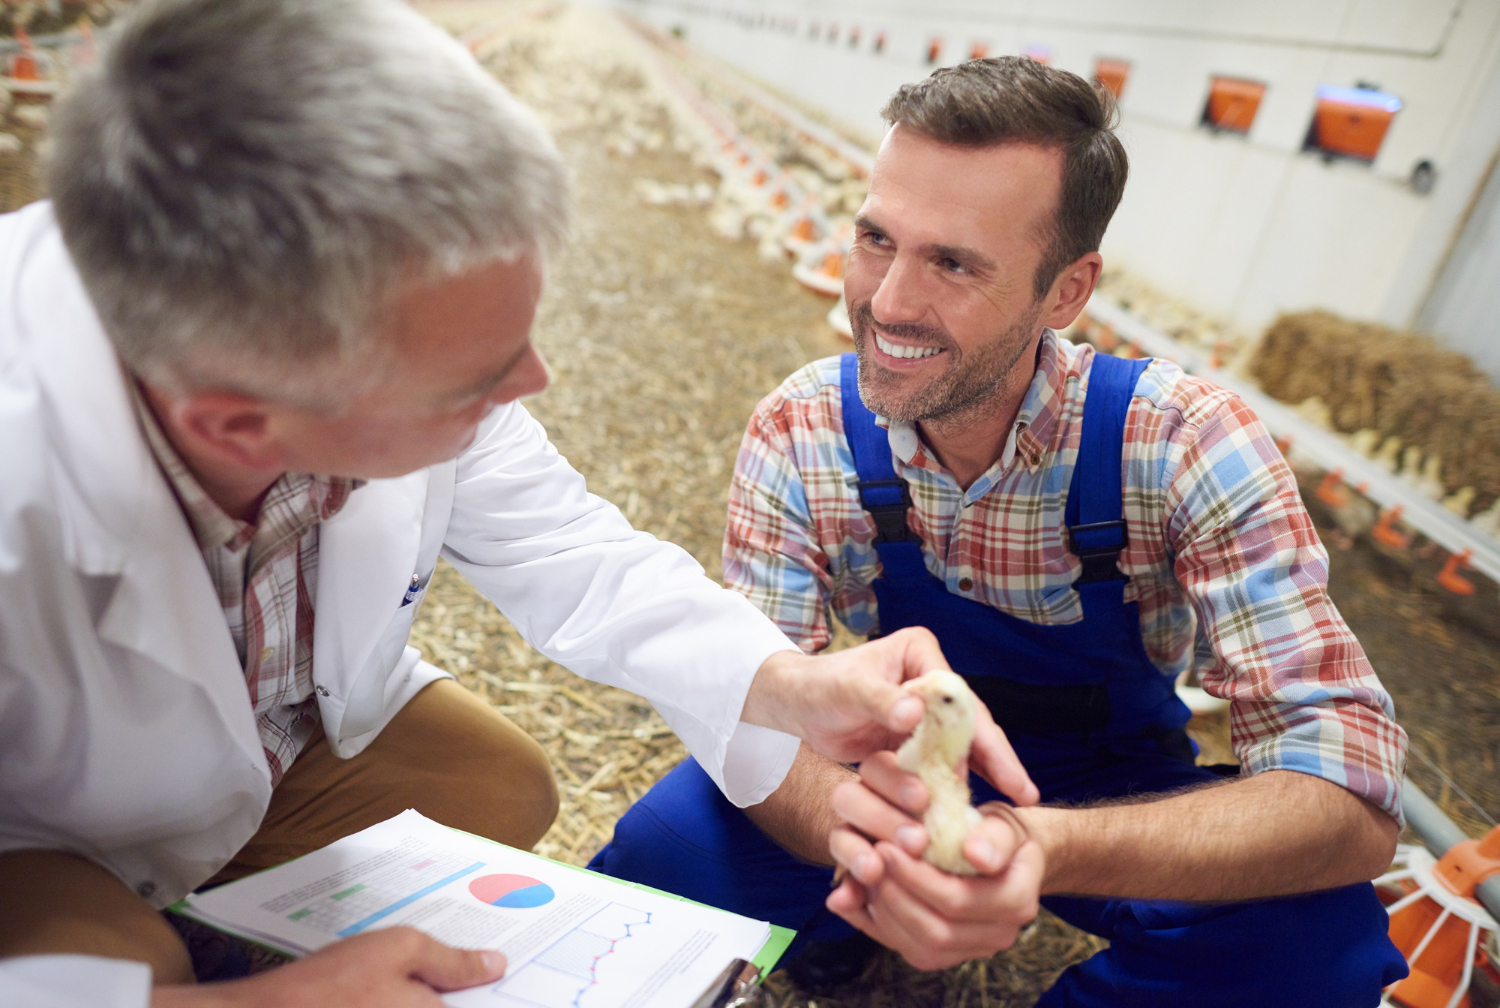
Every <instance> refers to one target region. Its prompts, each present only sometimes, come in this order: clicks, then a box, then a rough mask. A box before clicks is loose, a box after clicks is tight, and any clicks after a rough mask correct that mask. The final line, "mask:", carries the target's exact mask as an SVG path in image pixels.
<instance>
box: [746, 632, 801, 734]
mask: <svg viewBox="0 0 1500 1008" xmlns="http://www.w3.org/2000/svg"><path fill="white" fill-rule="evenodd" d="M808 660H809V659H808V657H807V655H805V654H803V653H802V652H801V651H796V650H791V649H788V650H785V651H776V652H773V653H772V654H770V655H769V656H767V657H766V660H765V661H763V662H761V663H760V668H758V669H756V670H755V678H754V679H752V680H751V681H750V689H749V691H748V692H746V694H745V706H744V707H743V708H742V709H741V711H740V720H741V721H744V722H746V723H748V724H753V725H760V726H761V727H762V728H774V729H776V730H777V731H782V732H786V733H787V734H788V735H796V736H798V737H801V736H802V734H803V732H802V730H801V729H802V724H801V722H800V720H799V719H798V718H797V717H796V716H795V714H796V712H797V711H798V710H799V709H800V708H799V707H798V706H797V704H796V703H795V702H794V697H795V696H796V693H797V690H798V687H799V685H800V681H801V677H800V676H798V675H796V669H797V667H798V666H799V665H801V664H802V663H804V662H806V661H808Z"/></svg>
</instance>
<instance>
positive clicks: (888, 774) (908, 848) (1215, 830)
mask: <svg viewBox="0 0 1500 1008" xmlns="http://www.w3.org/2000/svg"><path fill="white" fill-rule="evenodd" d="M913 786H918V787H919V786H920V782H918V781H917V779H916V778H915V777H914V776H912V775H909V774H906V773H905V772H903V771H901V770H900V769H899V768H898V767H897V766H896V764H895V760H894V757H892V756H891V754H889V753H880V754H878V755H877V756H876V757H874V758H873V759H871V760H869V761H867V762H866V763H865V765H864V766H863V767H861V780H860V781H859V782H849V783H845V784H841V785H840V786H839V789H838V791H837V793H836V795H835V797H834V801H835V805H836V807H837V808H838V809H839V812H840V813H841V814H842V816H843V818H844V819H845V821H846V822H845V825H842V826H840V827H839V828H837V829H836V830H835V831H834V833H833V836H832V837H831V840H830V845H831V847H832V850H833V853H834V857H835V858H836V860H837V861H838V863H839V864H841V865H844V866H846V867H847V868H849V870H850V877H849V878H848V879H846V880H845V881H844V883H843V884H842V885H841V886H840V887H839V888H838V889H837V890H836V891H835V892H834V893H833V894H831V895H830V896H829V900H828V906H829V908H830V909H831V910H833V911H834V912H836V913H838V914H839V915H840V916H842V917H844V918H845V919H846V920H848V921H850V922H851V923H853V924H855V925H856V926H857V927H859V928H861V929H862V930H864V931H866V932H867V933H868V934H870V935H871V936H872V937H874V938H876V939H877V940H879V941H881V942H882V943H884V944H886V945H888V946H890V947H892V948H894V949H896V950H897V951H899V952H901V953H902V955H904V956H905V957H906V958H907V959H908V960H909V961H910V962H912V963H913V964H914V965H917V966H919V967H920V968H923V969H941V968H943V967H946V966H951V965H953V964H955V963H959V962H963V961H964V960H966V959H970V958H974V957H976V956H980V955H989V954H991V953H993V952H995V951H998V950H1000V949H1004V948H1007V947H1009V945H1010V944H1011V943H1012V942H1014V941H1015V937H1016V934H1017V932H1018V930H1019V928H1020V927H1021V926H1022V925H1023V924H1025V923H1026V921H1028V920H1030V919H1031V918H1032V917H1033V916H1035V914H1036V903H1037V900H1038V898H1039V897H1040V896H1042V895H1046V894H1059V893H1072V894H1079V895H1089V896H1104V897H1125V898H1139V899H1173V900H1201V901H1205V902H1220V901H1239V900H1247V899H1258V898H1265V897H1270V896H1281V895H1287V894H1291V893H1298V892H1310V891H1314V890H1318V889H1330V888H1334V887H1336V886H1342V885H1349V884H1352V883H1355V882H1362V881H1365V880H1368V879H1371V878H1373V877H1375V876H1376V875H1378V874H1379V873H1380V872H1381V871H1383V870H1385V868H1386V867H1387V866H1388V865H1389V864H1390V859H1391V855H1392V853H1393V852H1394V850H1395V844H1396V833H1397V826H1396V822H1395V820H1394V819H1392V818H1391V817H1390V816H1388V815H1387V814H1386V813H1384V812H1383V811H1381V810H1380V809H1378V808H1376V807H1375V806H1374V805H1372V804H1370V803H1369V802H1367V801H1365V800H1364V799H1362V798H1358V797H1356V796H1355V795H1353V794H1351V793H1349V792H1348V791H1345V790H1344V789H1343V788H1340V787H1338V786H1337V785H1334V784H1330V783H1328V782H1327V781H1324V780H1321V779H1319V778H1317V777H1311V776H1308V775H1306V774H1300V773H1295V772H1291V771H1269V772H1267V773H1264V774H1261V775H1259V776H1257V777H1254V778H1251V779H1248V780H1240V781H1235V782H1232V783H1225V784H1222V785H1211V786H1208V787H1204V788H1199V789H1197V790H1193V791H1187V792H1182V793H1179V794H1176V795H1170V796H1166V797H1158V798H1156V799H1154V800H1149V801H1142V802H1138V803H1134V804H1129V803H1123V804H1113V805H1110V804H1106V805H1099V806H1095V807H1091V808H1055V807H1036V808H1021V809H1017V810H1015V811H1014V812H1012V813H1010V814H1007V815H986V817H985V819H984V821H983V823H982V824H981V825H980V826H979V827H978V828H977V829H976V830H975V831H974V833H973V834H971V836H970V838H969V842H968V845H967V847H966V852H967V853H968V854H969V860H970V861H971V862H972V863H973V864H974V865H975V867H976V868H978V869H980V870H981V872H984V874H980V875H978V876H970V877H962V878H961V877H958V876H954V875H948V874H945V873H943V872H939V871H937V870H936V869H933V868H932V866H931V865H928V864H926V863H924V862H922V861H920V860H918V857H919V856H920V854H921V851H922V849H923V848H924V847H925V846H926V836H925V833H924V832H923V831H922V827H921V823H920V821H919V819H918V816H919V815H920V812H921V809H922V808H924V807H925V804H926V802H925V795H924V796H923V800H922V801H921V802H919V803H917V804H915V805H905V806H903V804H901V803H900V802H898V801H896V800H893V799H895V798H896V796H898V795H900V794H902V793H903V791H904V790H905V789H910V788H912V787H913ZM1015 823H1019V824H1020V826H1021V827H1022V830H1021V831H1018V830H1017V828H1016V825H1015ZM898 831H899V832H898ZM1023 834H1024V835H1023ZM990 850H995V851H999V852H1000V855H1001V861H1002V862H1003V867H1001V868H1000V869H999V870H995V869H994V867H993V865H992V864H989V865H987V864H985V863H984V861H983V860H982V859H981V856H980V854H979V852H980V851H984V852H985V853H988V851H990Z"/></svg>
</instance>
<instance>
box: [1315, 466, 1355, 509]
mask: <svg viewBox="0 0 1500 1008" xmlns="http://www.w3.org/2000/svg"><path fill="white" fill-rule="evenodd" d="M1313 496H1314V497H1316V498H1318V500H1320V501H1322V502H1323V503H1324V504H1327V505H1328V506H1329V507H1343V506H1344V505H1345V504H1348V503H1349V491H1348V489H1347V488H1345V486H1344V470H1342V469H1335V470H1333V472H1331V473H1329V474H1328V475H1326V476H1324V477H1323V482H1321V483H1319V484H1318V489H1317V491H1316V492H1315V493H1314V494H1313Z"/></svg>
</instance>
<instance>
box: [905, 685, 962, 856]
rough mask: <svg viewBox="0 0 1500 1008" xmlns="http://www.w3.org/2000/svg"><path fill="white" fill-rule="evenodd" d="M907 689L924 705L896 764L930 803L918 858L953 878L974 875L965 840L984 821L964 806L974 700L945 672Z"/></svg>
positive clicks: (923, 819) (923, 817)
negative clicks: (924, 791) (912, 776)
mask: <svg viewBox="0 0 1500 1008" xmlns="http://www.w3.org/2000/svg"><path fill="white" fill-rule="evenodd" d="M906 689H907V690H908V691H910V692H912V693H915V694H916V695H917V696H919V697H921V698H922V699H923V700H924V701H925V702H926V704H927V710H926V712H925V713H924V714H923V715H922V721H921V723H919V724H918V725H917V730H916V731H915V732H913V733H912V736H911V738H909V739H907V740H906V741H905V742H903V743H902V744H901V748H900V749H899V750H897V751H896V762H898V763H899V764H901V768H902V769H903V770H908V771H910V772H911V773H914V774H916V775H917V776H918V777H920V778H921V779H922V783H923V784H925V785H926V786H927V793H928V795H929V798H930V801H929V804H928V806H927V811H926V812H925V813H923V815H922V825H923V826H924V827H926V829H927V836H928V844H927V849H926V850H924V851H923V852H922V858H923V860H925V861H926V862H927V863H928V864H931V865H935V866H936V867H938V868H941V869H943V870H944V871H947V872H952V873H953V874H955V875H973V874H974V873H975V872H974V868H973V866H972V865H970V864H969V861H968V859H967V858H966V857H964V852H963V846H964V840H965V839H966V838H967V837H968V835H969V831H970V830H972V829H973V828H974V827H975V826H977V825H979V823H980V821H981V819H982V818H983V817H982V816H981V815H980V813H979V811H978V810H977V809H975V808H973V807H972V806H971V805H970V804H969V782H968V780H967V779H966V778H965V775H964V772H963V766H964V761H965V757H967V756H968V755H969V747H970V746H971V745H972V744H973V742H974V712H975V710H976V709H977V708H978V706H979V698H978V697H976V696H975V695H974V691H973V690H971V689H969V684H968V683H966V682H964V680H963V677H962V676H960V675H958V674H957V673H954V672H949V671H948V670H947V669H933V670H932V671H930V672H927V673H925V674H924V675H921V676H919V677H917V678H916V679H913V680H911V681H910V682H908V683H907V684H906Z"/></svg>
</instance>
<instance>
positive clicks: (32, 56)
mask: <svg viewBox="0 0 1500 1008" xmlns="http://www.w3.org/2000/svg"><path fill="white" fill-rule="evenodd" d="M16 41H17V42H19V43H20V44H21V51H20V52H19V53H17V54H16V55H14V56H12V57H11V58H10V75H11V76H12V77H13V78H15V79H16V80H28V81H34V80H41V76H42V75H41V74H40V73H39V72H38V68H37V62H36V47H35V46H33V45H32V44H31V33H30V32H28V31H27V30H26V29H25V28H22V27H20V26H19V25H17V26H16Z"/></svg>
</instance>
